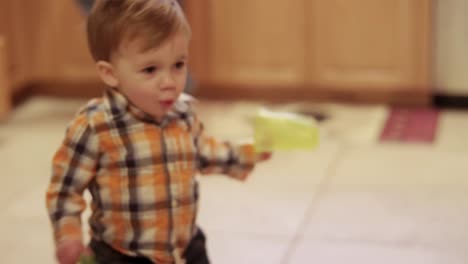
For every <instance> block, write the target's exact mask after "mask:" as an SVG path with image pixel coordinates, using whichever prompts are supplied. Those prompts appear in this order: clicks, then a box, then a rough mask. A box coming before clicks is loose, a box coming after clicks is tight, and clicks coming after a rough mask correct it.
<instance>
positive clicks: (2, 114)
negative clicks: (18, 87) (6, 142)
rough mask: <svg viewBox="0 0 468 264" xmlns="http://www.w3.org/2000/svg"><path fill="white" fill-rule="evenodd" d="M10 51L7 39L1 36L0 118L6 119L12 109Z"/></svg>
mask: <svg viewBox="0 0 468 264" xmlns="http://www.w3.org/2000/svg"><path fill="white" fill-rule="evenodd" d="M7 55H8V52H7V44H6V40H5V38H4V37H3V36H0V120H3V119H5V118H6V117H7V116H8V114H9V113H10V110H11V93H12V86H11V79H10V74H8V65H9V64H8V56H7Z"/></svg>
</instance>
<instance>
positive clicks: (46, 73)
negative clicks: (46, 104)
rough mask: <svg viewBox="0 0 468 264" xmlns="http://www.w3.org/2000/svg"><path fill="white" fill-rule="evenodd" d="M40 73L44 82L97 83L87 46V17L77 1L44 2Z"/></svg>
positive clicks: (39, 40) (40, 40) (38, 57)
mask: <svg viewBox="0 0 468 264" xmlns="http://www.w3.org/2000/svg"><path fill="white" fill-rule="evenodd" d="M41 3H42V6H41V10H42V12H41V13H40V14H39V15H38V17H39V18H38V20H39V21H41V23H40V24H38V25H37V29H38V31H39V32H40V35H39V36H38V45H37V46H36V47H35V48H36V56H37V57H36V62H37V63H36V70H37V71H36V72H37V74H38V78H39V79H40V80H43V81H52V82H54V81H58V82H86V81H93V80H97V77H96V76H97V75H96V71H95V68H94V63H93V61H92V59H91V56H90V54H89V52H88V48H87V43H86V24H85V18H86V17H85V14H84V13H82V12H81V11H82V10H81V9H80V7H79V6H78V5H77V3H76V2H75V1H51V0H44V1H42V2H41Z"/></svg>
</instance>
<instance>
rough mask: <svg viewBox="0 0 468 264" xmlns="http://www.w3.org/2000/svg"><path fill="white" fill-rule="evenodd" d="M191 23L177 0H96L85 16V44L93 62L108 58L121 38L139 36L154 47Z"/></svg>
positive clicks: (128, 39) (188, 32)
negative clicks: (86, 41)
mask: <svg viewBox="0 0 468 264" xmlns="http://www.w3.org/2000/svg"><path fill="white" fill-rule="evenodd" d="M180 30H182V31H185V32H186V33H187V34H188V35H190V26H189V24H188V22H187V20H186V18H185V15H184V14H183V11H182V9H181V7H180V6H179V4H178V3H177V1H176V0H96V1H95V4H94V6H93V9H92V11H91V13H90V15H89V17H88V22H87V33H88V46H89V49H90V52H91V55H92V56H93V58H94V60H95V61H100V60H103V61H110V58H111V55H112V53H113V52H115V51H117V49H118V48H119V47H120V45H121V44H122V43H123V42H124V41H131V40H134V39H135V38H142V39H143V40H144V41H145V42H144V43H145V46H144V47H143V49H144V50H148V49H151V48H157V47H158V46H159V45H161V44H162V43H163V42H164V41H165V40H167V39H168V38H169V37H171V36H172V35H173V34H174V33H176V32H179V31H180Z"/></svg>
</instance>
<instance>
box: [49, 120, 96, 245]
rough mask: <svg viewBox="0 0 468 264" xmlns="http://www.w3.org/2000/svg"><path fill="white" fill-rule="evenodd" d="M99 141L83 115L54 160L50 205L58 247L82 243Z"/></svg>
mask: <svg viewBox="0 0 468 264" xmlns="http://www.w3.org/2000/svg"><path fill="white" fill-rule="evenodd" d="M96 137H97V136H96V135H95V134H94V132H93V130H92V129H91V127H90V125H89V122H88V118H87V115H86V114H80V115H78V116H77V118H75V119H74V120H73V121H72V122H71V123H70V125H69V127H68V128H67V132H66V135H65V139H64V140H63V143H62V144H61V146H60V147H59V149H58V150H57V152H56V153H55V155H54V157H53V160H52V178H51V181H50V184H49V186H48V189H47V193H46V205H47V209H48V213H49V217H50V220H51V223H52V227H53V230H54V238H55V242H56V243H58V242H60V241H62V240H82V228H81V213H82V212H83V211H84V209H85V208H86V202H85V200H84V198H83V191H84V190H85V189H86V187H87V185H88V183H89V182H90V181H91V180H92V179H93V177H94V175H95V173H96V167H97V162H98V161H97V160H98V151H97V149H98V143H97V139H96Z"/></svg>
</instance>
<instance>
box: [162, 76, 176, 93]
mask: <svg viewBox="0 0 468 264" xmlns="http://www.w3.org/2000/svg"><path fill="white" fill-rule="evenodd" d="M175 88H176V84H175V80H174V78H173V77H172V76H171V75H170V74H167V75H166V76H165V77H164V79H163V81H162V85H161V89H162V90H163V91H166V90H173V89H175Z"/></svg>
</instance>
